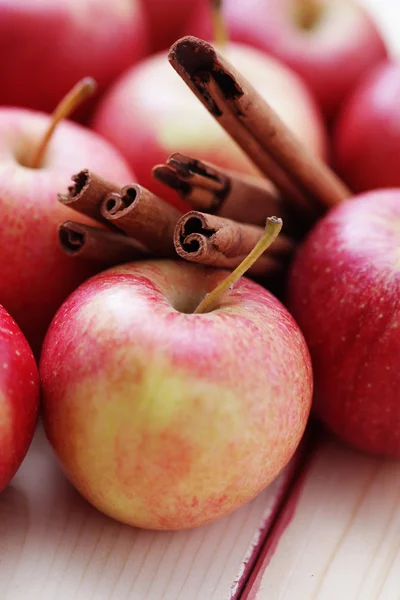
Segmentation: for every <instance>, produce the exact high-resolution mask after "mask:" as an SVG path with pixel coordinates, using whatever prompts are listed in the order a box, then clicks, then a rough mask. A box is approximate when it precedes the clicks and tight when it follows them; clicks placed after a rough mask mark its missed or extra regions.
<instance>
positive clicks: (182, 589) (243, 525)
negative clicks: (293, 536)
mask: <svg viewBox="0 0 400 600" xmlns="http://www.w3.org/2000/svg"><path fill="white" fill-rule="evenodd" d="M290 478H291V468H290V467H289V468H288V469H287V470H286V471H285V473H284V474H283V475H282V476H281V477H280V479H279V480H277V481H276V482H275V483H274V484H273V485H272V486H270V487H269V489H268V490H266V491H265V492H263V493H262V494H261V495H260V496H259V497H258V498H257V499H256V500H255V501H253V502H252V503H250V504H249V505H247V506H245V507H244V508H242V509H241V510H239V511H237V512H236V513H234V514H232V515H231V516H230V517H227V518H225V519H222V520H221V521H219V522H218V523H215V524H213V525H210V526H206V527H202V528H199V529H197V530H193V531H184V532H178V533H163V532H150V531H141V530H138V529H134V528H130V527H128V526H124V525H121V524H119V523H117V522H114V521H112V520H111V519H108V518H107V517H105V516H103V515H101V514H100V513H98V512H97V511H96V510H95V509H93V508H92V507H91V506H89V505H88V504H87V503H86V502H85V501H84V500H83V499H82V498H80V496H79V495H78V494H77V493H76V492H75V491H74V490H73V488H72V487H71V486H70V485H69V483H68V482H67V480H66V479H65V478H64V476H63V474H62V473H61V471H60V469H59V467H58V465H57V463H56V461H55V459H54V458H53V456H52V452H51V449H50V447H49V445H48V443H47V440H46V439H45V437H44V434H43V432H42V430H41V429H39V431H38V432H37V435H36V439H35V440H34V443H33V445H32V448H31V450H30V452H29V454H28V456H27V458H26V459H25V461H24V463H23V465H22V467H21V469H20V471H19V472H18V474H17V475H16V477H15V478H14V480H13V482H12V484H11V485H10V486H9V487H8V488H7V489H6V490H5V491H4V492H3V493H2V494H1V495H0V598H1V600H26V598H29V600H55V599H57V600H73V599H76V600H223V599H233V598H236V597H237V594H238V593H239V591H240V589H241V587H240V584H241V582H242V581H243V575H245V574H246V572H247V570H248V569H249V568H251V566H252V563H253V559H254V557H255V555H256V553H257V551H258V549H259V545H260V543H261V542H262V541H263V540H264V538H265V535H266V533H267V532H268V529H269V526H270V524H271V519H272V518H273V516H274V514H275V511H276V509H277V506H278V505H279V502H280V499H281V497H282V494H283V493H284V492H285V489H286V486H287V484H288V482H289V480H290Z"/></svg>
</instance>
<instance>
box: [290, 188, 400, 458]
mask: <svg viewBox="0 0 400 600" xmlns="http://www.w3.org/2000/svg"><path fill="white" fill-rule="evenodd" d="M399 236H400V190H379V191H374V192H369V193H367V194H364V195H361V196H358V197H355V198H354V199H352V200H350V201H348V202H345V203H343V204H342V205H340V206H339V207H337V208H335V209H333V210H332V211H331V212H330V213H329V214H328V215H327V216H326V217H324V219H322V220H321V221H319V223H318V224H317V226H316V227H315V229H314V230H313V231H312V232H311V234H310V235H309V237H308V239H307V240H306V241H305V243H304V245H303V246H302V247H301V248H300V250H299V252H298V254H297V257H296V259H295V261H294V264H293V266H292V270H291V274H290V278H289V283H288V306H289V309H290V310H291V312H292V314H293V316H294V318H295V319H296V321H297V322H298V324H299V326H300V328H301V330H302V332H303V333H304V336H305V338H306V341H307V343H308V347H309V349H310V352H311V358H312V362H313V368H314V382H315V392H314V404H313V407H314V411H315V413H316V415H317V416H318V417H319V418H320V419H321V421H322V422H323V423H324V424H325V425H326V427H328V428H329V429H330V430H331V431H333V432H334V433H335V434H336V435H338V436H339V437H340V438H342V439H343V440H344V441H345V442H347V443H348V444H350V445H351V446H354V447H355V448H359V449H361V450H364V451H366V452H369V453H372V454H376V455H384V456H389V457H395V458H399V457H400V404H399V388H400V369H399V355H400V336H399V328H400V250H399Z"/></svg>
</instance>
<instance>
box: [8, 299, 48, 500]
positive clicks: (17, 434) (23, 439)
mask: <svg viewBox="0 0 400 600" xmlns="http://www.w3.org/2000/svg"><path fill="white" fill-rule="evenodd" d="M0 399H1V401H0V492H1V491H2V490H3V489H4V488H5V487H6V485H7V484H8V483H9V482H10V481H11V478H12V477H13V476H14V475H15V473H16V472H17V470H18V468H19V466H20V464H21V463H22V461H23V459H24V456H25V454H26V453H27V451H28V448H29V446H30V443H31V441H32V438H33V434H34V432H35V426H36V421H37V416H38V411H39V373H38V369H37V366H36V362H35V359H34V357H33V354H32V350H31V349H30V347H29V344H28V342H27V341H26V339H25V337H24V336H23V334H22V331H21V330H20V328H19V327H18V325H17V324H16V322H15V321H14V319H12V318H11V316H10V315H9V314H8V312H7V311H6V310H5V309H4V308H3V307H2V306H0Z"/></svg>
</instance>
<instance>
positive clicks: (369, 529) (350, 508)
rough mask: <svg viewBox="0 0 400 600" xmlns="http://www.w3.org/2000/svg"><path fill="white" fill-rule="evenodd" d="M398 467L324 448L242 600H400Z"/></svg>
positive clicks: (332, 445)
mask: <svg viewBox="0 0 400 600" xmlns="http://www.w3.org/2000/svg"><path fill="white" fill-rule="evenodd" d="M399 598H400V463H399V462H394V461H386V460H380V459H374V458H370V457H367V456H365V455H363V454H361V453H356V452H353V451H352V450H350V449H348V448H346V447H344V446H342V445H340V444H339V443H338V442H334V441H325V442H323V444H322V445H321V446H320V447H319V448H318V450H317V451H316V453H315V454H314V456H313V458H312V459H311V461H310V463H309V465H308V467H307V469H306V472H305V474H304V475H303V477H302V478H301V479H300V481H299V482H298V484H297V486H296V488H295V490H294V492H293V494H292V496H291V498H290V500H289V502H288V504H287V505H286V507H285V510H284V511H283V513H282V514H281V516H280V518H279V521H278V523H277V526H276V528H275V529H274V531H273V532H272V534H271V536H270V538H269V541H268V544H267V546H266V549H265V552H264V554H263V556H262V557H261V559H260V562H259V564H258V565H257V566H256V569H255V570H254V572H253V576H252V578H251V580H250V582H249V585H248V586H247V589H246V591H245V593H244V596H243V600H271V599H273V600H399Z"/></svg>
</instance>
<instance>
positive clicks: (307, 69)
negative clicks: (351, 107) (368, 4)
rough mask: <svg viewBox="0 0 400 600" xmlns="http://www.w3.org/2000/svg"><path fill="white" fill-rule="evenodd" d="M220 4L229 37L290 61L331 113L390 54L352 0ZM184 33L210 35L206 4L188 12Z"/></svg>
mask: <svg viewBox="0 0 400 600" xmlns="http://www.w3.org/2000/svg"><path fill="white" fill-rule="evenodd" d="M307 5H308V8H307ZM222 7H223V8H222V10H223V16H224V18H225V20H226V23H227V27H228V31H229V36H230V39H232V40H235V41H239V42H243V43H245V44H249V45H250V46H255V47H256V48H259V49H260V50H264V51H265V52H267V53H269V54H272V55H273V56H276V58H278V59H280V60H282V62H284V63H285V64H287V65H288V66H290V67H291V68H292V69H293V70H294V71H296V72H297V73H298V74H299V75H300V76H301V77H302V78H303V79H304V81H305V82H306V83H307V84H308V86H309V88H310V89H311V90H312V92H313V93H314V95H315V97H316V98H317V100H318V103H319V105H320V107H321V108H322V110H323V112H324V114H325V115H326V116H327V117H328V118H332V117H333V116H334V115H335V114H336V112H337V110H338V109H339V107H340V105H341V103H342V102H343V100H344V99H345V98H346V96H347V95H348V94H349V93H350V91H351V90H352V89H353V88H354V86H355V85H356V83H357V82H358V81H359V80H360V78H361V77H362V76H363V75H364V74H365V73H367V71H368V70H369V69H370V68H371V67H373V66H374V65H375V64H377V63H379V62H380V61H381V60H383V59H384V58H385V57H386V56H387V50H386V48H385V45H384V42H383V40H382V37H381V35H380V32H379V31H378V29H377V27H376V26H375V24H374V22H373V20H372V19H371V17H370V16H369V14H368V13H367V11H366V10H365V9H364V8H363V7H362V6H361V4H360V3H358V2H355V1H354V0H303V1H302V0H246V1H243V0H224V1H223V3H222ZM184 33H185V34H186V35H196V36H197V37H201V38H203V39H212V35H213V34H212V30H211V19H210V9H209V6H207V4H202V5H201V6H199V8H198V9H197V11H195V12H194V13H193V15H192V16H191V17H190V18H189V21H188V23H187V25H186V27H185V29H184Z"/></svg>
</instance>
